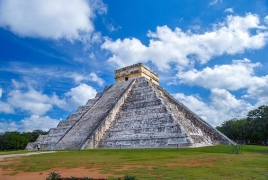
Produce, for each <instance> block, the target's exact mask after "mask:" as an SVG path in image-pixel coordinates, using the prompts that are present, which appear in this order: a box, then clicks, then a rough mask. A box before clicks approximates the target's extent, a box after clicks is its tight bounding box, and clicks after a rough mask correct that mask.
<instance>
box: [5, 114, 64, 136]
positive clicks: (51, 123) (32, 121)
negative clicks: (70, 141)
mask: <svg viewBox="0 0 268 180" xmlns="http://www.w3.org/2000/svg"><path fill="white" fill-rule="evenodd" d="M59 121H60V120H57V119H53V118H50V117H49V116H38V115H31V116H30V117H26V118H24V119H22V120H20V121H18V122H15V121H12V120H3V119H1V120H0V133H3V132H6V131H20V132H32V131H34V130H43V131H48V130H49V129H50V128H53V127H57V125H58V123H59Z"/></svg>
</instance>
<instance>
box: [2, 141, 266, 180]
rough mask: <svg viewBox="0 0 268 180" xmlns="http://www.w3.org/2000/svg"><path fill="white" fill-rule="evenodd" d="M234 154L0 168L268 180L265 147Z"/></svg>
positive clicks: (151, 155)
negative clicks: (63, 169)
mask: <svg viewBox="0 0 268 180" xmlns="http://www.w3.org/2000/svg"><path fill="white" fill-rule="evenodd" d="M233 150H234V147H233V146H212V147H202V148H183V149H178V150H177V149H122V150H120V149H93V150H82V151H58V152H56V153H51V154H40V155H38V156H27V157H21V158H20V162H19V163H15V164H7V165H3V166H2V168H12V169H15V170H22V171H30V172H32V171H37V172H38V171H44V170H49V169H52V168H58V167H66V168H76V167H85V168H87V169H93V168H98V169H101V170H102V171H101V172H102V173H103V174H105V173H109V174H114V175H122V176H124V175H132V176H135V177H136V178H137V179H138V180H139V179H141V180H143V179H146V180H147V179H149V180H150V179H152V180H155V179H169V180H173V179H243V180H244V179H268V146H249V145H246V146H242V148H241V149H240V151H239V153H238V154H234V153H233ZM0 155H1V153H0ZM88 177H90V174H89V175H88ZM111 178H112V177H111Z"/></svg>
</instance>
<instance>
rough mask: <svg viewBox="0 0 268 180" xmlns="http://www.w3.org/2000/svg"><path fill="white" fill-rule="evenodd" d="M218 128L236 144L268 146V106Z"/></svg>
mask: <svg viewBox="0 0 268 180" xmlns="http://www.w3.org/2000/svg"><path fill="white" fill-rule="evenodd" d="M216 128H217V129H218V130H219V131H220V132H222V133H223V134H225V135H226V136H228V137H229V138H230V139H232V140H234V141H236V142H239V143H247V144H263V145H267V141H268V106H260V107H259V108H257V109H255V110H251V111H249V112H248V114H247V117H245V118H242V119H231V120H229V121H225V122H223V123H222V124H221V126H217V127H216Z"/></svg>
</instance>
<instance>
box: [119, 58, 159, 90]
mask: <svg viewBox="0 0 268 180" xmlns="http://www.w3.org/2000/svg"><path fill="white" fill-rule="evenodd" d="M114 75H115V81H116V82H120V81H127V80H129V79H132V78H138V77H145V78H146V79H148V80H149V81H151V82H152V83H154V84H157V85H159V76H158V74H156V73H155V72H154V71H152V70H151V69H150V68H148V67H147V66H145V65H144V64H142V63H138V64H133V65H131V66H127V67H124V68H121V69H117V70H115V71H114Z"/></svg>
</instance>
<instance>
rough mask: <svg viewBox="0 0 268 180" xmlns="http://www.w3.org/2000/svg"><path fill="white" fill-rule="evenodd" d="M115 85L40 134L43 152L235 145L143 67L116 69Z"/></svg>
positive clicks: (32, 144) (32, 145)
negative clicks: (178, 99)
mask: <svg viewBox="0 0 268 180" xmlns="http://www.w3.org/2000/svg"><path fill="white" fill-rule="evenodd" d="M115 76H116V77H115V79H116V81H117V82H116V83H115V84H113V85H111V86H106V87H105V89H104V91H103V92H100V93H98V94H97V95H96V97H95V98H94V99H89V100H88V102H87V103H86V105H84V106H80V107H79V108H78V110H77V112H76V113H73V114H71V115H70V116H69V117H68V118H67V120H64V121H61V122H60V123H59V124H58V126H57V127H56V128H51V129H50V130H49V132H48V134H47V135H40V136H39V137H38V139H37V140H36V142H34V143H29V144H28V145H27V147H26V149H34V148H35V145H36V144H37V143H40V144H41V148H42V149H50V150H64V149H90V148H172V147H200V146H210V145H216V144H235V142H233V141H232V140H230V139H229V138H227V137H226V136H225V135H223V134H222V133H220V132H219V131H218V130H216V129H215V128H214V127H212V126H211V125H209V124H208V123H207V122H206V121H204V120H202V119H201V118H200V117H198V116H197V115H196V114H195V113H193V112H192V111H191V110H190V109H189V108H187V107H186V106H185V105H183V104H182V103H180V102H178V101H177V100H176V99H174V98H173V97H172V96H171V95H170V94H169V93H168V92H167V91H166V90H164V89H163V88H161V87H160V86H159V85H158V75H157V74H156V73H154V72H153V71H151V70H150V69H149V68H147V67H146V66H144V65H143V64H141V63H139V64H135V65H132V66H128V67H125V68H122V69H119V70H116V71H115Z"/></svg>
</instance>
